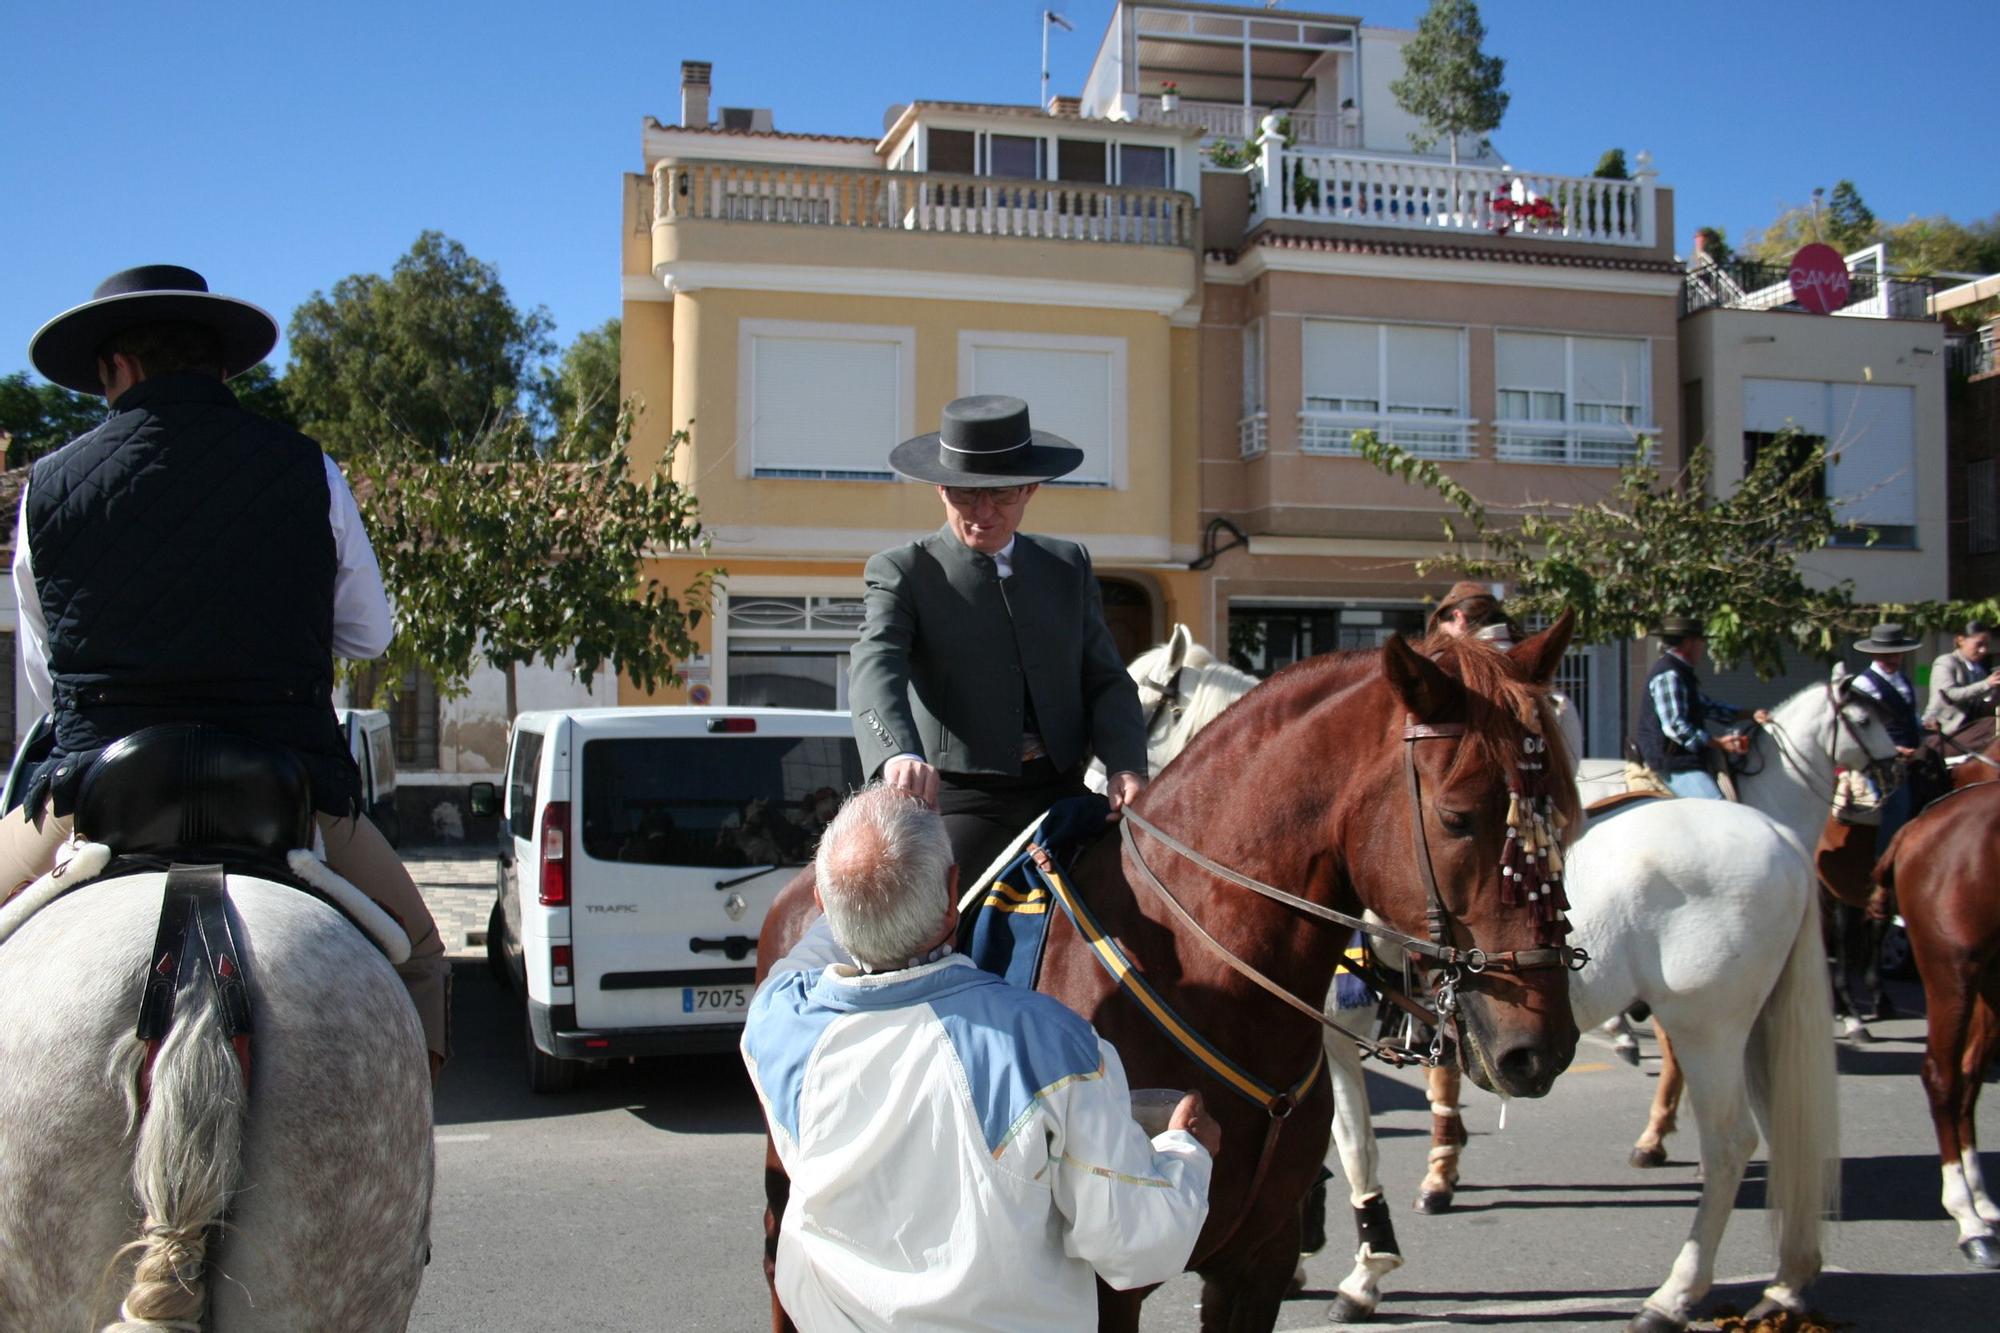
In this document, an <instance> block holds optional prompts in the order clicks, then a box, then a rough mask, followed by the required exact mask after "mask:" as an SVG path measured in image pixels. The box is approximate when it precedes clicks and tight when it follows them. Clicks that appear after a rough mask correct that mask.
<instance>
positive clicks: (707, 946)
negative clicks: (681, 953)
mask: <svg viewBox="0 0 2000 1333" xmlns="http://www.w3.org/2000/svg"><path fill="white" fill-rule="evenodd" d="M688 948H690V949H692V950H694V951H695V952H696V953H707V952H708V951H709V950H711V949H713V950H715V951H716V952H717V953H720V954H723V955H724V956H726V957H727V958H728V959H729V961H730V962H732V963H740V962H742V961H743V960H744V959H745V958H748V957H749V956H750V955H751V953H752V952H753V951H755V949H756V948H757V941H756V940H754V939H752V938H751V937H750V936H748V935H730V936H727V937H725V938H723V939H719V940H705V939H703V938H701V937H700V936H699V935H697V936H695V938H693V939H691V940H689V941H688Z"/></svg>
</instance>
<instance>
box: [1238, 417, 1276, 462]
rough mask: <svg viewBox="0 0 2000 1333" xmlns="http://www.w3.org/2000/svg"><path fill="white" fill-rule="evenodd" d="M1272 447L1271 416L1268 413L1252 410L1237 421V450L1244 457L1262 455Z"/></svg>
mask: <svg viewBox="0 0 2000 1333" xmlns="http://www.w3.org/2000/svg"><path fill="white" fill-rule="evenodd" d="M1270 447H1271V418H1270V415H1269V414H1268V413H1264V412H1252V413H1251V414H1250V415H1249V416H1247V417H1244V418H1243V419H1242V420H1241V421H1239V422H1237V423H1236V452H1237V454H1238V455H1239V456H1241V457H1243V458H1257V457H1261V456H1262V454H1263V453H1264V451H1265V450H1266V449H1268V448H1270Z"/></svg>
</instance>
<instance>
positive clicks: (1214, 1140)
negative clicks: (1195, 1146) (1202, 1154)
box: [1167, 1092, 1222, 1157]
mask: <svg viewBox="0 0 2000 1333" xmlns="http://www.w3.org/2000/svg"><path fill="white" fill-rule="evenodd" d="M1167 1128H1168V1129H1184V1130H1186V1131H1187V1132H1188V1133H1190V1134H1192V1135H1194V1141H1195V1142H1196V1143H1199V1144H1200V1145H1201V1146H1202V1147H1204V1148H1206V1149H1208V1155H1209V1156H1210V1157H1214V1156H1216V1155H1217V1154H1219V1153H1221V1151H1222V1126H1220V1125H1218V1124H1216V1123H1215V1119H1214V1117H1213V1116H1211V1115H1209V1113H1208V1106H1207V1104H1206V1103H1204V1102H1203V1101H1202V1099H1201V1094H1200V1093H1198V1092H1190V1093H1189V1094H1188V1095H1187V1096H1185V1097H1183V1098H1181V1101H1180V1105H1178V1106H1176V1107H1175V1108H1174V1114H1173V1118H1172V1119H1170V1120H1168V1121H1167Z"/></svg>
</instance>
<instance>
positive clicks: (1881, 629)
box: [1854, 621, 1924, 656]
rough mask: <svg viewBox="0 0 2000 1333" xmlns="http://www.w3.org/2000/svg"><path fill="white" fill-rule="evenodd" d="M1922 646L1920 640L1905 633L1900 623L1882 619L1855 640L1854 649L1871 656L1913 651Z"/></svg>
mask: <svg viewBox="0 0 2000 1333" xmlns="http://www.w3.org/2000/svg"><path fill="white" fill-rule="evenodd" d="M1923 646H1924V645H1923V643H1922V642H1921V641H1919V640H1917V639H1913V638H1911V637H1910V636H1909V635H1908V634H1906V633H1905V632H1904V631H1903V627H1902V626H1901V625H1898V624H1896V623H1895V622H1894V621H1884V622H1883V623H1882V624H1880V625H1877V626H1875V628H1873V629H1871V630H1869V631H1868V637H1867V638H1865V639H1857V640H1855V643H1854V651H1855V652H1857V653H1868V654H1870V655H1871V656H1872V655H1876V654H1880V653H1914V652H1915V651H1917V649H1919V648H1921V647H1923Z"/></svg>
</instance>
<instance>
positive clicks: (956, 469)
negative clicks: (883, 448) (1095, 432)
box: [889, 394, 1083, 489]
mask: <svg viewBox="0 0 2000 1333" xmlns="http://www.w3.org/2000/svg"><path fill="white" fill-rule="evenodd" d="M1082 465H1083V450H1081V449H1079V448H1077V447H1076V446H1075V445H1073V444H1071V443H1070V442H1069V441H1068V440H1065V439H1064V438H1063V437H1062V436H1060V435H1051V434H1049V432H1047V431H1045V430H1035V429H1034V428H1032V427H1031V426H1030V425H1029V424H1028V405H1027V404H1026V403H1024V402H1022V401H1021V400H1020V399H1019V398H1008V397H1004V396H1002V395H1000V394H977V395H974V396H973V397H970V398H959V399H955V400H954V401H952V402H950V403H947V404H946V405H945V409H944V419H943V421H942V422H941V423H940V426H939V429H937V430H934V431H931V432H930V433H929V434H926V435H919V436H917V437H916V438H915V439H912V440H904V441H903V442H902V443H901V444H899V445H897V446H896V448H895V449H894V451H893V452H891V453H890V455H889V466H890V467H892V468H894V469H896V471H898V472H900V473H902V474H903V475H904V476H906V477H909V478H911V479H912V480H915V481H928V482H933V483H935V484H937V485H939V486H961V487H965V488H967V489H974V488H982V487H995V486H1024V485H1029V484H1035V483H1040V482H1044V481H1054V480H1055V479H1056V478H1057V477H1061V476H1067V475H1068V474H1069V473H1071V472H1074V471H1076V470H1077V468H1079V467H1081V466H1082Z"/></svg>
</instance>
